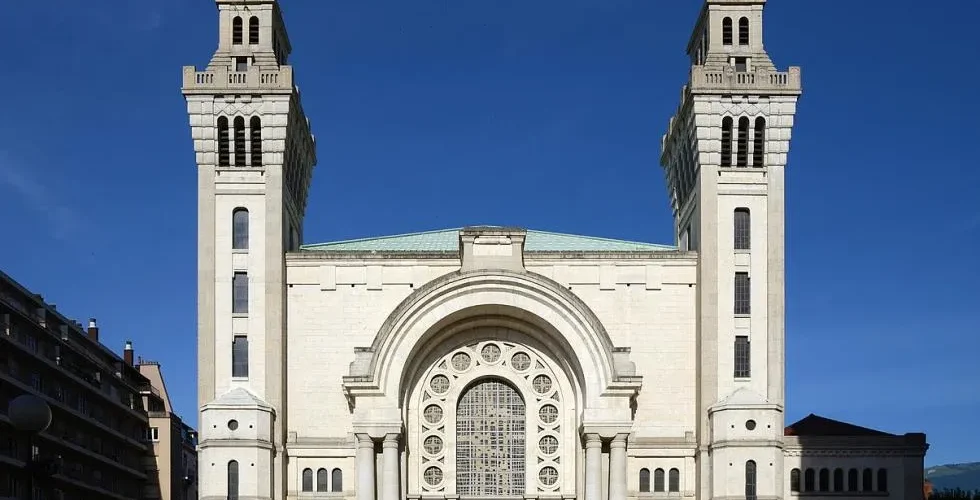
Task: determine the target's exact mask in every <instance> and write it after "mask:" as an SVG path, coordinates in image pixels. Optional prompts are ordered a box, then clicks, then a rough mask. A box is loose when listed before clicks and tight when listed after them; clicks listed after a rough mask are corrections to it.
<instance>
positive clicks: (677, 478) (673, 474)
mask: <svg viewBox="0 0 980 500" xmlns="http://www.w3.org/2000/svg"><path fill="white" fill-rule="evenodd" d="M667 491H681V471H679V470H677V469H670V472H668V473H667Z"/></svg>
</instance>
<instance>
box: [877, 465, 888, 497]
mask: <svg viewBox="0 0 980 500" xmlns="http://www.w3.org/2000/svg"><path fill="white" fill-rule="evenodd" d="M878 491H880V492H882V493H884V492H886V491H888V469H878Z"/></svg>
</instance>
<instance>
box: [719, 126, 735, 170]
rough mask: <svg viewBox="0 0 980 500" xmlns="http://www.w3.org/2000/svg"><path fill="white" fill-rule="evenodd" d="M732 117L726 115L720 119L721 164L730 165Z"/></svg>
mask: <svg viewBox="0 0 980 500" xmlns="http://www.w3.org/2000/svg"><path fill="white" fill-rule="evenodd" d="M733 123H734V121H733V120H732V117H730V116H726V117H725V119H724V120H722V121H721V166H723V167H730V166H732V125H733Z"/></svg>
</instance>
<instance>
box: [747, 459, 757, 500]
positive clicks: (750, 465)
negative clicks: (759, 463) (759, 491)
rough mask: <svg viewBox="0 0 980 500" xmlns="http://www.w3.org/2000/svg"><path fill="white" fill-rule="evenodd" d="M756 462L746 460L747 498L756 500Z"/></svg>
mask: <svg viewBox="0 0 980 500" xmlns="http://www.w3.org/2000/svg"><path fill="white" fill-rule="evenodd" d="M755 484H756V478H755V462H754V461H752V460H749V461H748V462H745V500H756V498H757V497H756V488H755Z"/></svg>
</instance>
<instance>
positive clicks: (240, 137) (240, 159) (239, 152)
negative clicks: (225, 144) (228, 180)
mask: <svg viewBox="0 0 980 500" xmlns="http://www.w3.org/2000/svg"><path fill="white" fill-rule="evenodd" d="M235 166H236V167H244V166H245V119H244V118H242V117H240V116H239V117H237V118H235Z"/></svg>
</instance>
